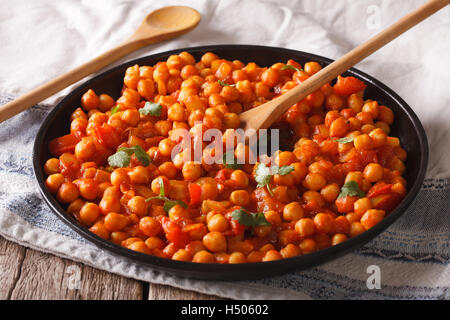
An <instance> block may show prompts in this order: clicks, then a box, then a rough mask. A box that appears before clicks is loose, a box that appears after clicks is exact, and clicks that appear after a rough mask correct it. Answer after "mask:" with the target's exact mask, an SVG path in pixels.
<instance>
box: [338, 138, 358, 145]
mask: <svg viewBox="0 0 450 320" xmlns="http://www.w3.org/2000/svg"><path fill="white" fill-rule="evenodd" d="M353 139H354V138H353V137H344V138H340V139H335V140H334V141H337V142H339V143H342V144H345V143H349V142H352V141H353Z"/></svg>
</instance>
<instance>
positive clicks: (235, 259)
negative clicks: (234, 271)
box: [228, 252, 247, 264]
mask: <svg viewBox="0 0 450 320" xmlns="http://www.w3.org/2000/svg"><path fill="white" fill-rule="evenodd" d="M245 262H247V257H246V256H245V254H243V253H242V252H233V253H232V254H230V257H229V258H228V263H230V264H236V263H245Z"/></svg>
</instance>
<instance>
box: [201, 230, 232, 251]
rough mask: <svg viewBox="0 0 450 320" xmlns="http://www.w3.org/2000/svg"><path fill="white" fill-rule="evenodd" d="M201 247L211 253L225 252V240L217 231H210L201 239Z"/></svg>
mask: <svg viewBox="0 0 450 320" xmlns="http://www.w3.org/2000/svg"><path fill="white" fill-rule="evenodd" d="M202 241H203V245H204V246H205V247H206V248H207V249H208V250H209V251H211V252H221V251H227V240H226V238H225V236H224V235H223V234H222V233H220V232H218V231H211V232H209V233H208V234H206V235H205V236H204V237H203V240H202Z"/></svg>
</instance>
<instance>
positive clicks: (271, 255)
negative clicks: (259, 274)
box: [262, 250, 283, 261]
mask: <svg viewBox="0 0 450 320" xmlns="http://www.w3.org/2000/svg"><path fill="white" fill-rule="evenodd" d="M282 258H283V257H282V256H281V254H280V252H278V251H277V250H268V251H267V252H266V254H265V255H264V257H263V259H262V261H275V260H280V259H282Z"/></svg>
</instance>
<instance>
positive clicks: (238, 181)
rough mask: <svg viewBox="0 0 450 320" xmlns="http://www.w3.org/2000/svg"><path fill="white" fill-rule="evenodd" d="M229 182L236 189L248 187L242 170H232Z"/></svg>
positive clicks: (245, 175) (246, 177) (246, 178)
mask: <svg viewBox="0 0 450 320" xmlns="http://www.w3.org/2000/svg"><path fill="white" fill-rule="evenodd" d="M230 180H231V181H232V182H233V183H234V185H235V186H236V187H237V188H245V187H247V186H248V181H249V180H248V176H247V174H246V173H245V172H244V171H242V170H234V171H233V172H232V173H231V175H230Z"/></svg>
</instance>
